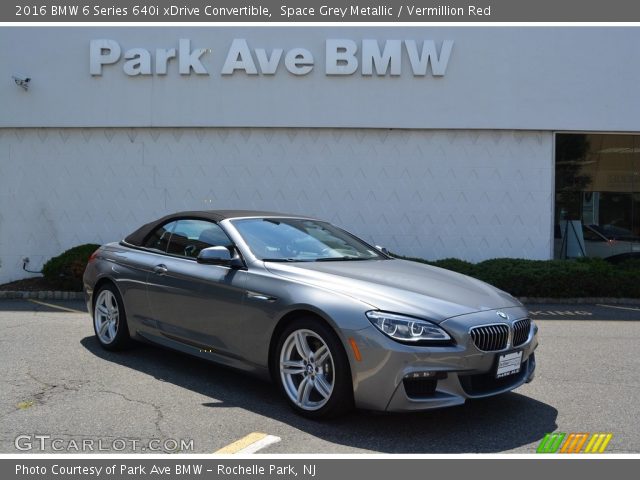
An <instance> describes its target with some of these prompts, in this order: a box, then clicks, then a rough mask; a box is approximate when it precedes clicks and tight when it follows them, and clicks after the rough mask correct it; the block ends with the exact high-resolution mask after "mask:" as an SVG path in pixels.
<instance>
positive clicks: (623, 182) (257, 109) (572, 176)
mask: <svg viewBox="0 0 640 480" xmlns="http://www.w3.org/2000/svg"><path fill="white" fill-rule="evenodd" d="M639 44H640V29H638V28H627V27H616V28H613V27H611V28H609V27H511V26H507V27H484V26H474V27H430V26H421V27H416V26H406V27H397V26H396V27H386V26H385V27H382V26H381V27H370V26H367V27H355V26H340V27H331V26H325V27H293V26H291V27H281V26H276V27H273V26H270V27H255V26H253V27H248V26H235V27H229V26H225V27H202V26H197V27H177V26H176V27H163V28H161V27H143V26H137V27H55V28H54V27H3V28H0V99H1V103H0V283H5V282H8V281H12V280H16V279H19V278H23V277H25V276H26V275H27V274H26V273H25V272H24V271H23V270H22V267H23V263H22V260H23V258H25V257H28V258H29V259H30V263H29V268H30V269H36V270H38V269H39V268H40V266H41V265H42V263H43V262H44V261H46V260H47V259H49V258H51V257H52V256H55V255H57V254H59V253H61V252H62V251H63V250H65V249H67V248H70V247H72V246H75V245H78V244H81V243H89V242H91V243H106V242H110V241H117V240H120V239H121V238H123V237H124V236H125V235H126V234H128V233H130V232H132V231H133V230H135V229H136V228H137V227H139V226H140V225H142V224H143V223H147V222H149V221H151V220H153V219H156V218H158V217H160V216H163V215H165V214H167V213H171V212H174V211H180V210H202V209H227V208H231V209H260V210H271V211H282V212H286V213H299V214H305V215H311V216H316V217H319V218H322V219H326V220H329V221H331V222H333V223H335V224H337V225H339V226H341V227H343V228H346V229H347V230H350V231H352V232H353V233H355V234H357V235H359V236H361V237H362V238H364V239H365V240H367V241H369V242H371V243H373V244H376V245H383V246H386V247H387V248H388V249H389V250H391V251H392V252H396V253H399V254H404V255H409V256H415V257H423V258H428V259H439V258H445V257H457V258H462V259H467V260H470V261H481V260H484V259H488V258H495V257H518V258H531V259H549V258H553V257H554V256H569V257H571V256H581V255H583V254H584V255H595V256H611V255H613V254H624V253H625V252H626V251H628V252H635V251H637V250H640V248H637V247H638V245H640V243H639V242H638V240H639V239H640V94H639V93H638V92H639V90H638V89H639V86H640V49H639V48H638V45H639ZM569 232H571V235H570V233H569ZM607 249H609V250H607ZM636 249H637V250H636ZM608 252H609V253H608Z"/></svg>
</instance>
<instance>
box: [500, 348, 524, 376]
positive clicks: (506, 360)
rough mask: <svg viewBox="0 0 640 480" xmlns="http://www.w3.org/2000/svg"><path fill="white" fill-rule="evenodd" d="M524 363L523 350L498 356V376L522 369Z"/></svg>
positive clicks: (511, 373)
mask: <svg viewBox="0 0 640 480" xmlns="http://www.w3.org/2000/svg"><path fill="white" fill-rule="evenodd" d="M521 364H522V350H520V351H518V352H511V353H505V354H503V355H500V356H499V357H498V368H497V369H496V378H502V377H506V376H508V375H513V374H514V373H518V372H519V371H520V365H521Z"/></svg>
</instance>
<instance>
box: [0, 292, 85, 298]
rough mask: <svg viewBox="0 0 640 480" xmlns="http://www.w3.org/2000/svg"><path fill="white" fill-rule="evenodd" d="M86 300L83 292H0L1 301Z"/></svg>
mask: <svg viewBox="0 0 640 480" xmlns="http://www.w3.org/2000/svg"><path fill="white" fill-rule="evenodd" d="M18 299H20V300H30V299H32V300H84V293H83V292H59V291H39V292H23V291H16V290H4V291H0V300H18Z"/></svg>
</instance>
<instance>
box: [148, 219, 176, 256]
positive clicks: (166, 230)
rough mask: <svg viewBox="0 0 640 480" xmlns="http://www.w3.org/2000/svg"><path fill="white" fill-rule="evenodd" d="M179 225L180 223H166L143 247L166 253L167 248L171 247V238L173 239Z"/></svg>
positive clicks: (156, 230) (154, 232) (150, 236)
mask: <svg viewBox="0 0 640 480" xmlns="http://www.w3.org/2000/svg"><path fill="white" fill-rule="evenodd" d="M177 223H178V222H175V221H174V222H169V223H165V224H164V225H162V226H161V227H159V228H157V229H155V230H154V231H153V233H152V234H151V235H149V238H147V240H146V241H145V242H144V245H143V247H145V248H152V249H153V250H160V251H161V252H166V251H167V247H168V246H169V238H170V237H171V234H172V233H173V231H174V229H175V227H176V224H177Z"/></svg>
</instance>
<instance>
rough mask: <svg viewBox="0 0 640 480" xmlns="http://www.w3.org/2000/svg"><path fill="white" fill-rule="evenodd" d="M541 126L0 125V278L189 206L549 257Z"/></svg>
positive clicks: (429, 253) (461, 248)
mask: <svg viewBox="0 0 640 480" xmlns="http://www.w3.org/2000/svg"><path fill="white" fill-rule="evenodd" d="M552 143H553V137H552V134H551V133H549V132H540V131H486V130H482V131H473V130H464V131H442V130H434V131H425V130H382V129H301V128H300V129H260V128H230V129H225V128H187V129H180V128H131V129H119V128H116V129H113V128H95V129H90V128H82V129H75V128H71V129H69V128H42V129H34V128H20V129H16V128H6V129H0V262H1V263H2V265H1V267H0V283H4V282H6V281H10V280H14V279H18V278H22V277H24V276H25V275H26V274H25V273H24V272H23V271H22V270H21V267H22V264H21V259H22V257H25V256H28V257H30V258H31V261H32V262H31V268H36V269H37V268H39V267H40V265H41V264H42V262H43V261H45V260H46V259H48V258H50V257H51V256H54V255H57V254H59V253H60V252H62V251H63V250H65V249H66V248H69V247H71V246H74V245H77V244H80V243H85V242H96V243H105V242H110V241H115V240H120V239H121V238H122V237H123V236H125V235H126V234H127V233H130V232H131V231H133V230H134V229H135V228H137V227H138V226H140V225H141V224H143V223H146V222H148V221H150V220H153V219H155V218H157V217H159V216H161V215H164V214H166V213H169V212H173V211H178V210H186V209H213V208H259V209H269V210H277V211H284V212H289V213H302V214H309V215H315V216H318V217H321V218H324V219H327V220H330V221H332V222H334V223H336V224H338V225H340V226H343V227H345V228H347V229H348V230H351V231H352V232H354V233H356V234H358V235H360V236H362V237H363V238H365V239H366V240H368V241H370V242H372V243H376V244H381V245H385V246H387V247H388V248H389V249H391V250H392V251H394V252H398V253H401V254H405V255H415V256H421V257H425V258H430V259H436V258H442V257H459V258H465V259H468V260H473V261H478V260H483V259H486V258H492V257H502V256H508V257H527V258H549V257H550V252H551V247H550V241H551V237H552V232H551V218H552V215H551V209H552V194H553V190H552V189H553V154H552Z"/></svg>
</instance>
